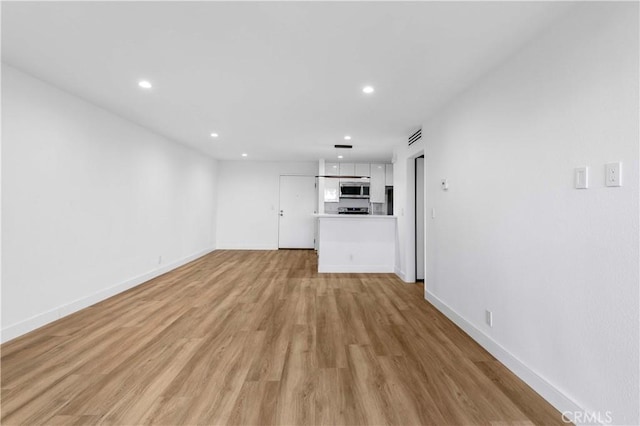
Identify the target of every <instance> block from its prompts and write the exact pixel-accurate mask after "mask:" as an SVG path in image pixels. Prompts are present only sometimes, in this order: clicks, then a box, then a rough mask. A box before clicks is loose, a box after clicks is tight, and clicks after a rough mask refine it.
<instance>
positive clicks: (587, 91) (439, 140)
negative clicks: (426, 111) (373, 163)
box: [394, 3, 640, 425]
mask: <svg viewBox="0 0 640 426" xmlns="http://www.w3.org/2000/svg"><path fill="white" fill-rule="evenodd" d="M638 49H639V46H638V3H617V4H614V3H583V4H580V5H578V6H577V7H576V9H575V10H574V12H572V13H571V15H569V16H567V17H565V18H564V19H563V20H562V21H560V22H557V23H556V24H555V25H554V26H552V27H551V28H549V29H548V31H546V32H545V33H544V34H543V35H542V36H541V37H539V38H538V39H536V40H534V41H532V42H531V43H530V44H529V45H528V46H526V47H525V48H524V49H523V50H522V51H520V52H519V53H518V54H517V55H515V56H513V57H512V58H510V59H509V60H508V61H507V62H506V63H504V64H503V65H502V66H500V67H498V68H497V69H495V70H494V71H493V72H491V73H490V74H489V75H487V76H485V77H484V78H483V79H482V80H480V81H478V82H477V83H476V84H475V85H474V86H473V87H472V88H471V89H469V90H468V91H466V92H465V93H463V94H462V95H461V96H460V97H458V98H457V99H456V100H455V101H453V102H451V103H450V104H449V105H448V106H447V107H446V108H445V109H443V110H442V111H441V112H440V113H439V114H437V115H436V116H433V117H430V119H429V120H428V122H426V123H425V124H424V127H423V135H424V136H423V141H422V143H421V146H418V147H412V149H411V151H409V150H408V149H406V148H405V147H404V144H403V146H401V147H399V148H398V150H397V152H396V156H397V161H396V163H399V164H400V165H401V166H402V165H403V164H404V163H405V162H406V159H407V158H409V157H410V156H411V155H415V152H416V151H418V150H420V149H424V150H425V157H426V173H427V190H426V199H427V211H428V212H430V211H431V208H432V207H435V208H436V214H437V217H436V218H435V219H431V217H430V215H427V219H426V222H427V256H428V262H427V277H426V290H427V294H426V296H427V299H429V300H430V301H431V302H432V303H434V304H435V305H436V306H437V307H439V308H440V309H441V310H443V311H444V312H445V313H446V314H447V315H449V316H450V317H451V318H452V319H454V320H455V321H456V322H458V323H459V324H460V325H461V326H462V327H463V328H464V329H465V330H466V331H467V332H469V333H470V334H471V335H472V336H473V337H474V338H476V339H477V340H478V341H480V342H481V344H483V345H484V346H485V347H487V348H488V349H489V350H490V351H491V352H492V353H494V355H496V356H497V357H498V358H499V359H501V360H502V361H503V362H504V363H505V364H506V365H507V366H509V367H510V368H512V369H513V370H514V371H516V373H517V374H519V375H520V376H521V377H522V378H524V379H525V380H526V381H527V382H528V383H529V384H531V385H532V386H533V387H534V388H535V389H536V390H538V391H539V392H540V393H541V394H542V395H543V396H545V397H546V398H547V399H548V400H549V401H550V402H552V403H554V404H555V405H556V407H558V408H559V409H561V410H565V409H568V410H572V409H580V410H588V411H590V412H594V413H599V414H600V420H601V421H606V420H607V417H606V416H607V412H609V414H610V415H611V417H612V418H613V424H627V425H629V424H639V423H640V413H639V403H638V401H639V398H640V395H639V390H638V386H639V360H640V353H639V345H640V342H639V334H640V330H639V312H638V311H639V306H640V297H639V282H640V273H639V268H640V265H639V258H640V255H639V233H640V230H639V197H638V194H639V185H638V182H639V172H638V159H639V142H638V135H639V127H640V124H639V110H638V100H639V90H638V76H639V70H638V55H639V53H638V52H639V51H638ZM612 161H622V163H623V169H624V170H623V176H624V186H623V187H621V188H607V187H605V186H604V165H605V163H607V162H612ZM583 165H586V166H589V168H590V185H591V186H590V189H588V190H576V189H574V188H573V169H574V168H575V167H578V166H583ZM401 168H402V167H399V168H398V172H399V173H400V175H401V176H394V178H400V179H403V180H406V179H407V177H406V176H407V173H408V172H407V170H406V169H405V170H400V169H401ZM441 178H447V179H448V180H449V190H448V191H447V192H444V191H442V190H441V189H440V188H439V180H440V179H441ZM404 202H405V205H408V203H407V202H406V199H405V200H404ZM406 209H407V210H408V207H406ZM400 221H403V222H405V223H404V224H401V225H400V226H405V227H406V226H408V225H407V221H408V219H407V218H406V216H405V217H404V218H403V217H401V218H400ZM405 234H406V233H405ZM402 238H405V239H406V238H407V236H406V235H404V234H403V237H402ZM403 256H404V257H403ZM407 261H408V259H407V255H406V254H404V253H401V255H400V258H399V259H398V265H397V267H398V268H400V269H402V268H403V267H404V265H406V264H407ZM485 309H489V310H491V311H493V318H494V326H493V328H489V327H488V326H487V325H486V324H485V322H484V316H485Z"/></svg>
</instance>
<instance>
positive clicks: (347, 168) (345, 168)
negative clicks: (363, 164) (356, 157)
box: [340, 163, 356, 176]
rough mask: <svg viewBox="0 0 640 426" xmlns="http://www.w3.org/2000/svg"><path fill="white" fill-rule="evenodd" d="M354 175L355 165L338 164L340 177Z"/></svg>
mask: <svg viewBox="0 0 640 426" xmlns="http://www.w3.org/2000/svg"><path fill="white" fill-rule="evenodd" d="M355 174H356V165H355V164H353V163H340V176H353V175H355Z"/></svg>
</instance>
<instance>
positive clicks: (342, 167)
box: [323, 163, 393, 203]
mask: <svg viewBox="0 0 640 426" xmlns="http://www.w3.org/2000/svg"><path fill="white" fill-rule="evenodd" d="M324 174H325V176H354V177H350V178H346V179H343V178H340V179H334V178H330V177H325V178H323V179H324V201H325V202H326V203H337V202H339V201H340V182H353V181H359V182H360V181H361V180H360V177H361V176H370V177H371V179H370V180H369V188H370V191H369V194H370V198H369V201H371V202H372V203H384V202H385V198H386V197H385V186H393V164H384V163H373V164H369V163H325V164H324ZM365 182H366V181H365Z"/></svg>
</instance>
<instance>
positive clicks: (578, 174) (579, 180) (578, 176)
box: [574, 166, 589, 189]
mask: <svg viewBox="0 0 640 426" xmlns="http://www.w3.org/2000/svg"><path fill="white" fill-rule="evenodd" d="M574 174H575V186H576V189H587V188H589V168H588V167H586V166H585V167H576V169H575V172H574Z"/></svg>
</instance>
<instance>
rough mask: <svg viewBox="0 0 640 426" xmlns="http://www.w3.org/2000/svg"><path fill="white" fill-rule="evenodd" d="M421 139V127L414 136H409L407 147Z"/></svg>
mask: <svg viewBox="0 0 640 426" xmlns="http://www.w3.org/2000/svg"><path fill="white" fill-rule="evenodd" d="M420 139H422V127H421V128H419V129H418V130H417V131H416V132H415V133H414V134H412V135H411V136H409V146H411V145H413V143H414V142H417V141H419V140H420Z"/></svg>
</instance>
